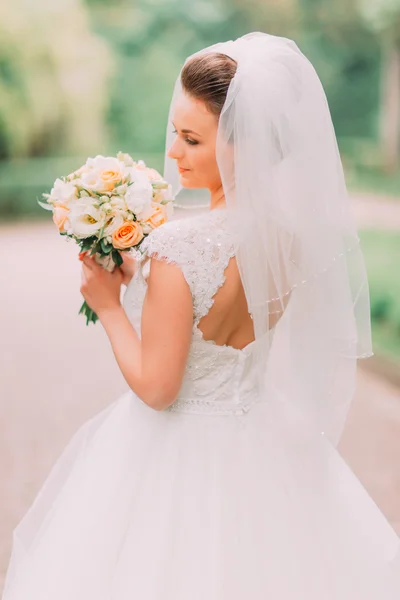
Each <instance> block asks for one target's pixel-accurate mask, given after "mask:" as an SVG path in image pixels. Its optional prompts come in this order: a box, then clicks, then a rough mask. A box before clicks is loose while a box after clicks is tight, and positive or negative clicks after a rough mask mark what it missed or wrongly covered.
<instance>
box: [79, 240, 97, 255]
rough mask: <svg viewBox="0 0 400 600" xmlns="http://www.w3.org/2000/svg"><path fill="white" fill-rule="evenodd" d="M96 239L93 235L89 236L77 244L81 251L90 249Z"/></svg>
mask: <svg viewBox="0 0 400 600" xmlns="http://www.w3.org/2000/svg"><path fill="white" fill-rule="evenodd" d="M95 241H96V238H95V237H93V236H92V237H89V238H86V239H85V240H83V241H82V242H81V243H80V244H79V245H80V247H81V251H82V252H87V251H88V250H90V248H91V247H92V246H93V244H94V242H95Z"/></svg>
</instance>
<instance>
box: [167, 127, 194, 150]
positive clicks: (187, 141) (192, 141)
mask: <svg viewBox="0 0 400 600" xmlns="http://www.w3.org/2000/svg"><path fill="white" fill-rule="evenodd" d="M172 133H176V134H177V133H178V132H177V130H176V129H174V130H173V131H172ZM183 139H184V140H185V142H186V143H187V144H189V145H190V146H196V145H197V144H198V143H199V142H197V141H196V140H192V139H190V138H188V137H184V138H183Z"/></svg>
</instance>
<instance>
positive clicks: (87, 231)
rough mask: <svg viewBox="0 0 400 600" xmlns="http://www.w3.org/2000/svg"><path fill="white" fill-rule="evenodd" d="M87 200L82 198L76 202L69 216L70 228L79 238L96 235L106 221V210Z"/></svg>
mask: <svg viewBox="0 0 400 600" xmlns="http://www.w3.org/2000/svg"><path fill="white" fill-rule="evenodd" d="M85 200H86V198H81V199H80V200H79V201H78V202H76V204H75V205H74V206H73V207H72V209H71V212H70V216H69V221H70V224H71V228H70V229H71V231H72V234H73V235H74V236H76V237H77V238H78V239H84V238H87V237H90V236H92V235H96V234H97V233H98V232H99V231H100V229H101V228H102V227H103V226H104V223H105V216H104V212H103V211H101V210H99V209H98V208H96V207H95V206H93V205H92V204H91V203H90V202H87V201H86V202H85ZM87 200H89V198H88V199H87Z"/></svg>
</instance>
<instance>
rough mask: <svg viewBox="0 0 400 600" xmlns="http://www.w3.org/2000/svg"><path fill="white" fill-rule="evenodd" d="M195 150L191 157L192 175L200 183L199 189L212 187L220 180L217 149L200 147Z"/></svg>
mask: <svg viewBox="0 0 400 600" xmlns="http://www.w3.org/2000/svg"><path fill="white" fill-rule="evenodd" d="M193 150H194V152H192V153H191V157H190V165H191V168H192V173H191V175H193V179H196V181H197V182H198V183H199V187H208V184H210V185H212V184H213V183H214V182H215V180H216V179H217V178H219V170H218V165H217V159H216V155H215V148H209V147H206V146H199V147H194V148H193Z"/></svg>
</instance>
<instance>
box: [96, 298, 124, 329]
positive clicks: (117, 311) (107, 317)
mask: <svg viewBox="0 0 400 600" xmlns="http://www.w3.org/2000/svg"><path fill="white" fill-rule="evenodd" d="M122 314H125V310H124V307H123V306H122V304H121V303H118V304H115V305H113V306H109V307H106V308H102V309H101V310H99V311H98V313H97V316H98V317H99V320H100V322H101V323H102V324H103V326H104V327H105V326H106V325H107V324H109V323H110V322H111V321H113V320H114V319H116V318H118V317H120V316H121V315H122Z"/></svg>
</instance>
